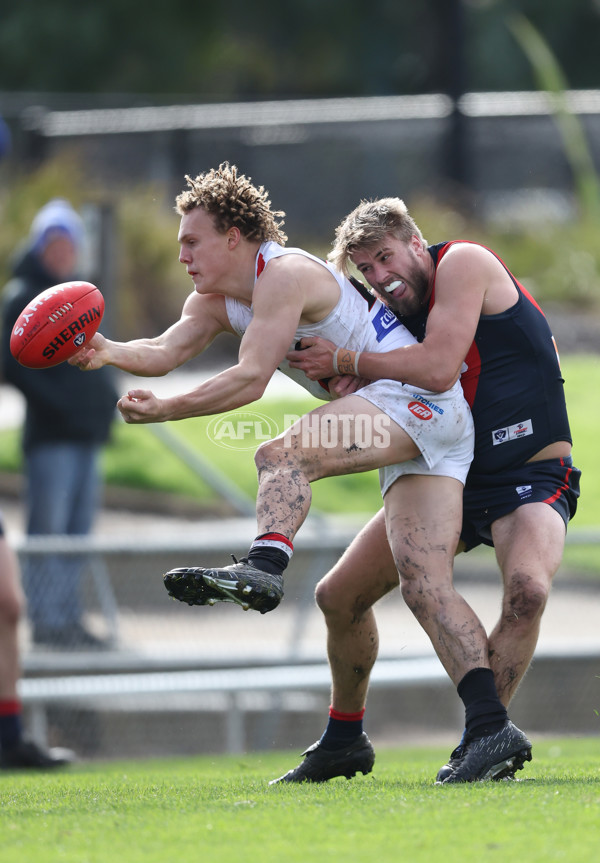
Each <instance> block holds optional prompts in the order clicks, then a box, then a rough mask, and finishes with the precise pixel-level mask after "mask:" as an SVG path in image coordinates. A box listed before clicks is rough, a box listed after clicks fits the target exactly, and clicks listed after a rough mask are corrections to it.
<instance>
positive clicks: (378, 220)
mask: <svg viewBox="0 0 600 863" xmlns="http://www.w3.org/2000/svg"><path fill="white" fill-rule="evenodd" d="M388 234H393V236H395V237H397V238H398V239H399V240H403V241H404V242H408V241H409V240H410V238H411V237H412V236H413V235H416V236H417V237H418V238H419V239H420V240H421V242H422V243H423V245H426V242H425V240H424V239H423V235H422V233H421V230H420V228H419V227H418V226H417V224H416V222H415V221H414V219H413V218H412V216H411V215H410V214H409V212H408V209H407V207H406V204H405V203H404V201H402V200H401V199H400V198H378V199H376V200H375V201H365V200H363V201H361V202H360V204H359V205H358V207H356V209H354V210H353V211H352V212H351V213H350V214H349V215H348V216H346V218H345V219H344V221H343V222H341V224H339V225H338V227H337V228H336V230H335V241H334V243H333V248H332V251H331V253H330V254H329V256H328V258H329V260H330V261H331V263H332V264H333V265H334V266H335V267H337V269H338V270H341V271H342V272H343V273H345V275H349V270H348V261H349V258H350V256H351V255H352V254H353V253H354V252H356V251H357V250H358V249H360V248H363V247H364V246H370V245H372V244H373V243H377V242H380V241H381V240H382V239H383V238H384V237H385V236H387V235H388Z"/></svg>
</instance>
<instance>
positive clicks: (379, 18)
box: [0, 0, 600, 101]
mask: <svg viewBox="0 0 600 863" xmlns="http://www.w3.org/2000/svg"><path fill="white" fill-rule="evenodd" d="M515 11H519V12H520V13H522V14H523V15H525V16H527V17H528V18H529V19H530V20H531V22H532V23H533V25H534V26H535V27H536V28H537V29H538V30H539V31H540V33H541V34H542V35H543V37H544V38H545V39H546V40H547V41H548V43H549V45H550V46H551V48H552V50H553V52H554V53H555V55H556V57H557V59H558V62H559V63H560V65H561V66H562V68H563V69H565V71H566V74H567V78H568V80H569V85H570V86H571V87H575V88H586V87H596V86H598V76H597V45H598V38H599V36H600V2H599V0H569V2H568V3H566V2H564V0H462V2H461V0H421V2H419V3H400V2H398V0H370V2H367V0H343V2H341V0H326V2H323V0H295V2H294V3H289V4H287V3H285V4H275V3H273V2H272V0H253V2H252V3H248V2H247V0H230V2H229V3H227V4H223V3H217V2H215V0H205V2H202V3H184V2H182V0H171V2H170V3H165V4H160V6H158V5H153V4H148V3H146V2H142V0H103V2H102V3H101V4H73V3H72V2H70V0H54V2H53V3H51V4H48V3H46V2H43V0H25V2H23V3H15V4H13V5H12V6H10V7H9V8H7V9H6V10H4V11H3V15H2V27H1V28H0V81H1V82H2V88H3V89H4V90H5V91H11V90H15V91H43V92H52V91H54V92H63V93H69V92H71V93H129V94H141V95H144V96H147V97H148V96H150V97H153V98H159V99H162V101H165V99H166V98H171V97H177V96H181V95H186V96H188V97H192V98H194V99H197V100H200V101H209V100H229V99H254V98H287V97H302V96H317V97H318V96H330V95H373V94H387V93H419V92H440V91H446V90H447V88H448V81H449V77H451V76H452V74H453V73H454V71H455V70H454V68H453V64H455V63H456V56H457V55H460V56H463V57H464V62H465V75H464V79H465V84H466V86H467V88H468V89H471V90H503V89H531V88H532V87H533V80H532V77H531V71H530V69H529V67H528V65H527V62H526V60H525V59H524V58H523V56H522V53H521V52H520V50H519V47H518V46H517V45H516V44H515V40H514V38H513V37H512V36H511V34H510V32H509V30H508V28H507V27H506V23H505V22H506V20H507V17H508V16H509V15H510V14H511V13H513V12H515ZM461 12H462V15H463V18H464V33H465V42H464V45H462V44H461V45H456V44H454V41H455V40H456V38H457V37H456V35H454V30H453V28H452V21H451V18H452V15H453V14H455V13H461ZM459 32H460V31H459Z"/></svg>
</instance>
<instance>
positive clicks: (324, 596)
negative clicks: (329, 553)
mask: <svg viewBox="0 0 600 863" xmlns="http://www.w3.org/2000/svg"><path fill="white" fill-rule="evenodd" d="M341 599H343V596H341V595H340V592H339V590H338V589H337V588H336V586H335V582H333V581H332V580H331V579H330V578H327V576H325V578H322V579H321V581H320V582H319V583H318V584H317V586H316V588H315V602H316V603H317V606H318V607H319V609H320V610H321V611H322V613H323V614H324V615H325V617H328V616H330V615H332V614H337V613H338V612H339V608H340V600H341Z"/></svg>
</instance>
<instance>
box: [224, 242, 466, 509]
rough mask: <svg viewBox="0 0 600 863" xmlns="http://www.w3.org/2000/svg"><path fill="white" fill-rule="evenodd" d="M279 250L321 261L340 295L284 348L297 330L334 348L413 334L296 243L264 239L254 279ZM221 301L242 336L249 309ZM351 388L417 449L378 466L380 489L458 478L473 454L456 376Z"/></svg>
mask: <svg viewBox="0 0 600 863" xmlns="http://www.w3.org/2000/svg"><path fill="white" fill-rule="evenodd" d="M281 255H303V256H304V257H305V258H310V259H311V260H313V261H315V262H316V263H318V264H320V265H321V266H322V267H325V268H326V269H327V270H328V271H329V272H330V273H331V275H332V276H333V278H334V279H335V280H336V282H337V283H338V285H339V287H340V298H339V300H338V302H337V304H336V305H335V308H333V309H332V311H331V312H330V313H329V314H328V315H327V317H326V318H324V319H323V320H322V321H319V322H318V323H314V324H306V325H304V326H300V327H298V329H297V330H296V332H295V334H294V341H293V342H292V344H291V345H290V350H293V348H294V346H295V343H296V342H297V341H298V339H301V338H302V337H303V336H322V338H324V339H328V340H329V341H331V342H334V343H335V344H336V345H338V347H341V348H349V349H350V350H354V351H370V352H374V353H382V352H384V351H392V350H394V349H395V348H400V347H405V346H406V345H412V344H415V342H416V339H415V338H414V336H413V335H412V334H411V333H410V332H409V331H408V330H407V329H406V327H404V326H403V325H402V324H401V323H400V322H399V321H398V319H397V318H396V317H395V315H394V314H393V313H392V312H390V310H389V309H388V308H387V307H386V306H384V304H383V303H382V302H381V301H380V300H378V299H376V298H375V297H373V296H372V295H371V294H370V293H369V292H368V291H367V290H366V289H364V291H361V290H360V289H359V288H357V287H355V286H354V285H353V284H352V282H350V281H349V280H348V279H347V278H346V277H345V276H344V275H342V273H340V272H338V271H337V270H336V269H335V268H334V267H332V266H331V265H330V264H328V263H327V262H326V261H323V260H321V259H320V258H317V257H315V256H314V255H311V254H309V253H308V252H305V251H303V250H302V249H295V248H289V249H288V248H285V247H284V246H280V245H279V244H278V243H274V242H266V243H263V244H262V245H261V246H260V249H259V251H258V255H257V257H256V269H255V281H256V279H258V277H259V276H260V274H261V273H262V271H263V270H264V268H265V267H266V266H267V264H268V263H269V261H270V260H272V259H273V258H278V257H280V256H281ZM225 304H226V309H227V315H228V317H229V322H230V324H231V326H232V328H233V330H234V331H235V332H236V333H237V334H238V335H239V336H240V337H241V336H243V335H244V333H245V332H246V329H247V328H248V325H249V324H250V321H251V320H252V309H251V308H248V306H245V305H243V303H240V302H239V301H238V300H236V299H233V298H231V297H226V298H225ZM279 369H280V370H281V371H282V372H283V373H284V374H286V375H287V376H288V377H290V378H292V380H294V381H296V382H297V383H298V384H300V386H302V387H304V389H306V390H308V391H309V392H310V393H311V394H312V395H313V396H316V397H317V398H319V399H323V400H325V401H328V400H330V399H331V396H330V394H329V391H328V390H327V389H325V388H324V387H323V386H321V384H319V382H318V381H311V380H310V379H309V378H307V377H306V375H305V374H304V372H302V371H300V370H299V369H291V368H290V367H289V364H288V362H287V360H283V361H282V362H281V363H280V365H279ZM355 395H356V396H359V397H360V398H363V399H366V400H367V401H368V402H370V403H371V404H373V405H375V406H376V407H377V408H378V409H379V410H380V411H381V412H382V413H384V414H386V415H387V416H388V417H390V418H391V419H392V420H393V421H394V422H395V423H396V424H397V425H399V426H400V428H402V429H404V430H405V431H406V433H407V434H408V435H409V436H410V437H411V438H412V439H413V440H414V442H415V443H416V444H417V446H418V447H419V449H420V451H421V455H420V456H418V457H417V458H415V459H412V460H411V461H407V462H403V463H402V464H401V465H394V466H393V467H392V468H382V470H381V485H382V491H383V492H384V494H385V491H387V488H389V486H390V485H391V483H392V482H393V481H394V480H395V479H397V477H398V476H399V475H402V474H411V473H414V474H433V475H436V476H452V477H455V478H456V479H459V480H460V481H461V482H463V483H464V480H465V477H466V475H467V471H468V469H469V465H470V463H471V459H472V457H473V420H472V418H471V412H470V410H469V406H468V405H467V402H466V400H465V398H464V395H463V391H462V387H461V385H460V383H459V382H457V383H456V384H455V385H454V386H453V387H452V389H450V390H447V391H446V392H444V393H432V392H430V391H429V390H424V389H421V388H419V387H413V386H410V385H408V384H402V383H400V382H399V381H392V380H386V379H382V380H378V381H373V382H372V383H370V384H368V385H367V386H364V387H362V388H361V389H360V390H358V391H357V392H356V393H355ZM391 471H393V475H392V473H391Z"/></svg>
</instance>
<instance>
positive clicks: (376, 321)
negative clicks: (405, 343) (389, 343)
mask: <svg viewBox="0 0 600 863" xmlns="http://www.w3.org/2000/svg"><path fill="white" fill-rule="evenodd" d="M372 323H373V326H374V327H375V333H376V334H377V341H378V342H380V341H382V339H384V338H385V337H386V336H387V334H388V333H391V332H392V330H395V329H396V327H399V326H400V321H399V320H398V318H397V317H396V315H395V314H394V313H393V312H390V310H389V309H388V308H387V307H386V306H382V308H381V309H380V310H379V311H378V312H377V314H376V315H375V317H374V318H373V322H372Z"/></svg>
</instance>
